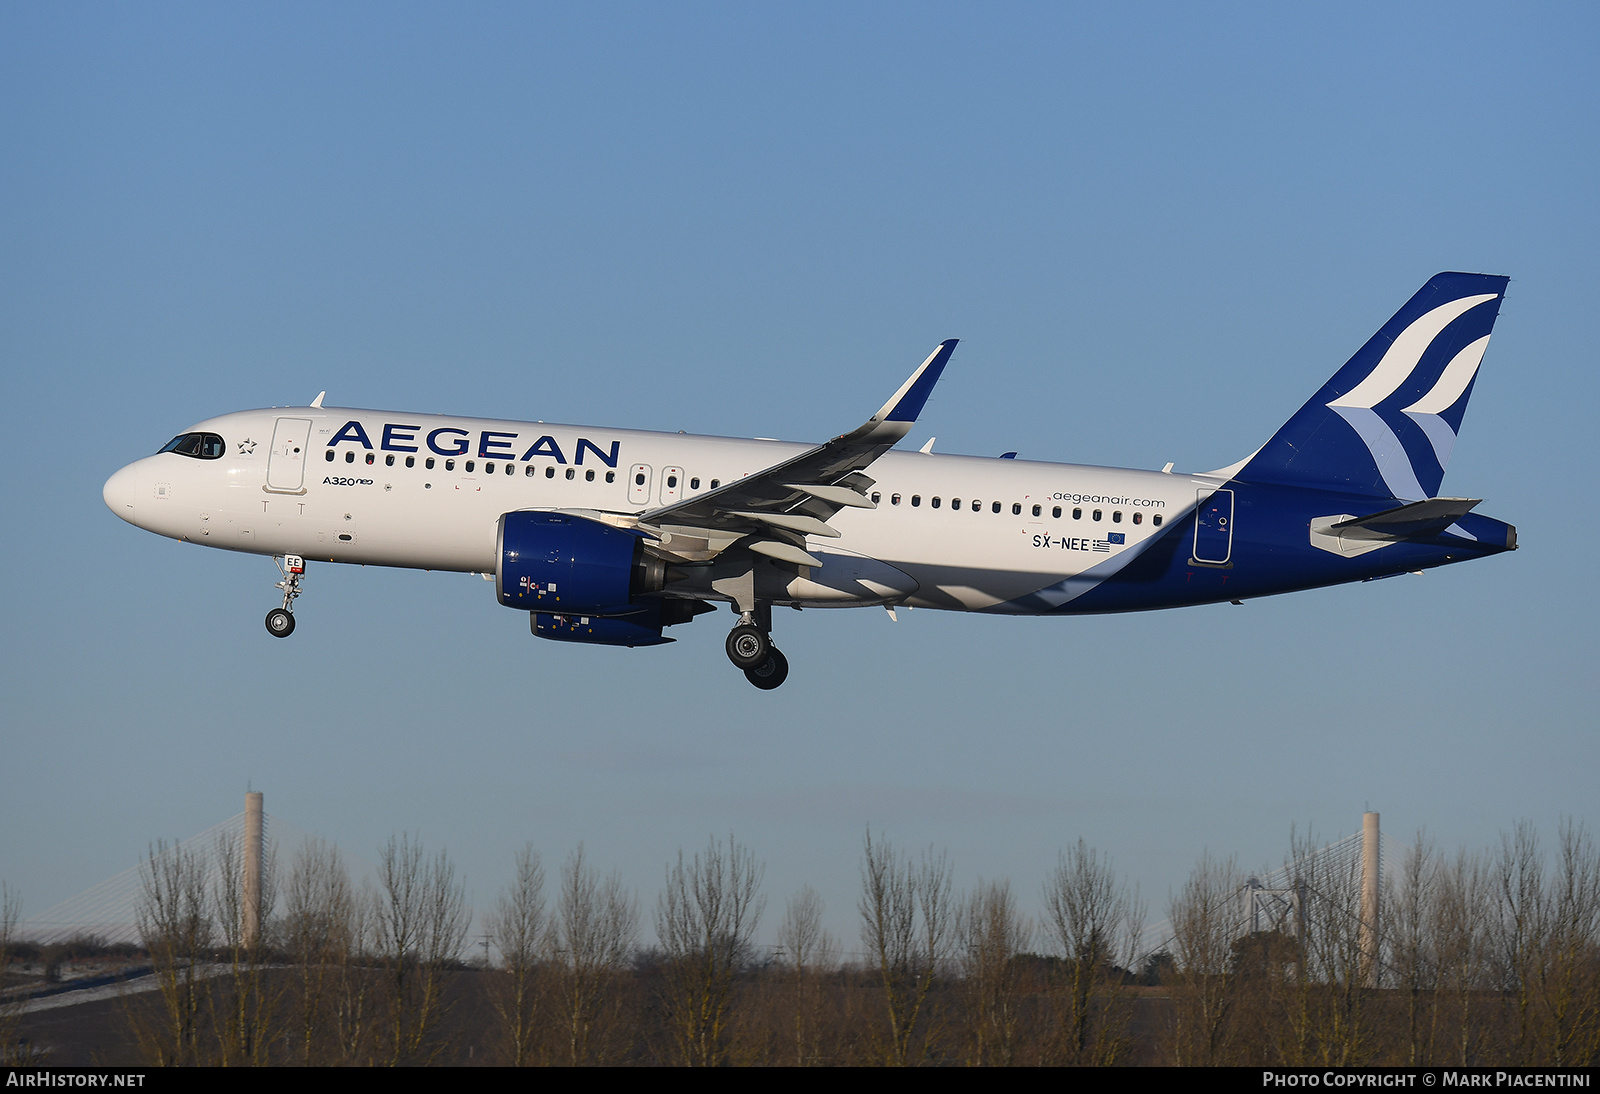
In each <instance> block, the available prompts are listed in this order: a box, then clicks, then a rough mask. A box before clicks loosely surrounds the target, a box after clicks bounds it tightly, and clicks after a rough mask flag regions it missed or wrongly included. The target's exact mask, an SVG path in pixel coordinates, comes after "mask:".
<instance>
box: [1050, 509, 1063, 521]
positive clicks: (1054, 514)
mask: <svg viewBox="0 0 1600 1094" xmlns="http://www.w3.org/2000/svg"><path fill="white" fill-rule="evenodd" d="M1050 515H1051V516H1052V517H1055V518H1056V519H1057V520H1060V519H1061V506H1059V505H1058V506H1056V507H1055V508H1054V509H1052V510H1050Z"/></svg>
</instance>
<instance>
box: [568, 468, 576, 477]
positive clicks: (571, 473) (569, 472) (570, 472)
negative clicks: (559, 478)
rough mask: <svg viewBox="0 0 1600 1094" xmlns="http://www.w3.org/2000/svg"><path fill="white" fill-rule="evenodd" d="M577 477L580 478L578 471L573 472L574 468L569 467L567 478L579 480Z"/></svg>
mask: <svg viewBox="0 0 1600 1094" xmlns="http://www.w3.org/2000/svg"><path fill="white" fill-rule="evenodd" d="M577 477H578V473H577V472H576V471H574V470H573V469H572V468H570V467H569V468H567V478H569V479H575V478H577Z"/></svg>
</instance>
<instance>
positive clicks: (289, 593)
mask: <svg viewBox="0 0 1600 1094" xmlns="http://www.w3.org/2000/svg"><path fill="white" fill-rule="evenodd" d="M272 561H273V562H276V563H277V564H278V572H279V573H281V574H283V580H282V581H280V582H278V584H277V586H276V587H277V588H279V589H282V590H283V607H281V608H273V609H272V610H271V611H270V612H268V613H267V633H268V634H270V635H272V637H274V638H288V637H289V636H290V635H291V634H293V633H294V602H295V598H296V597H298V596H299V595H300V578H301V577H302V576H303V575H304V574H305V572H306V560H305V559H303V558H301V557H300V556H299V555H284V556H283V558H282V559H279V558H276V557H275V558H273V560H272Z"/></svg>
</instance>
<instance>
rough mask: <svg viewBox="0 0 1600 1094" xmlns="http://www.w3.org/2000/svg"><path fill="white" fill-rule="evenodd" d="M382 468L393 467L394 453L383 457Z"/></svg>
mask: <svg viewBox="0 0 1600 1094" xmlns="http://www.w3.org/2000/svg"><path fill="white" fill-rule="evenodd" d="M383 466H385V467H393V466H394V453H392V452H391V453H390V454H389V455H387V456H385V457H384V458H383Z"/></svg>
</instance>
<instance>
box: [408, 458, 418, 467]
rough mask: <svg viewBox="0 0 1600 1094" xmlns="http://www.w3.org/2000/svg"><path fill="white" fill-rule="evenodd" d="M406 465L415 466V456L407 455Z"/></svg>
mask: <svg viewBox="0 0 1600 1094" xmlns="http://www.w3.org/2000/svg"><path fill="white" fill-rule="evenodd" d="M406 466H407V467H415V466H417V458H416V457H415V456H407V457H406Z"/></svg>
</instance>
